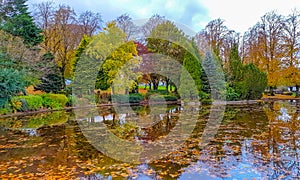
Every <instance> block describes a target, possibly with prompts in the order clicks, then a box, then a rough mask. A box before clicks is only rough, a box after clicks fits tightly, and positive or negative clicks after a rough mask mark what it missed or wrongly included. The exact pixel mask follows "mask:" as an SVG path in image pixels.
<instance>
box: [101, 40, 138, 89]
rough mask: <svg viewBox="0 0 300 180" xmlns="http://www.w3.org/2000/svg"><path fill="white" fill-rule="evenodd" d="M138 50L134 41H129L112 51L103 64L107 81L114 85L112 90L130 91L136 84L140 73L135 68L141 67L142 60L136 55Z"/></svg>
mask: <svg viewBox="0 0 300 180" xmlns="http://www.w3.org/2000/svg"><path fill="white" fill-rule="evenodd" d="M136 56H137V50H136V46H135V44H134V42H133V41H129V42H127V43H125V44H123V45H121V46H120V47H118V48H117V49H116V50H115V51H113V52H112V54H111V56H109V57H108V58H107V59H106V61H105V62H104V64H103V70H104V72H107V75H108V79H107V83H108V84H111V85H112V92H113V94H115V93H122V90H125V92H123V93H126V94H127V93H128V92H129V90H130V89H132V88H133V87H134V86H135V85H136V84H135V83H136V82H135V81H136V80H137V79H138V78H139V75H140V74H139V73H137V72H134V69H136V68H138V67H139V64H140V61H139V59H138V58H137V57H136Z"/></svg>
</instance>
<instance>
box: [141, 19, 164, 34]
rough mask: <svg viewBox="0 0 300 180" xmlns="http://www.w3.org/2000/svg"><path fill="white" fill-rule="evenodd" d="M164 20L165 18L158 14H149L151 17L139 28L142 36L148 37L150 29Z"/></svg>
mask: <svg viewBox="0 0 300 180" xmlns="http://www.w3.org/2000/svg"><path fill="white" fill-rule="evenodd" d="M164 21H165V18H164V17H163V16H160V15H158V14H154V15H153V16H151V18H150V19H149V20H148V21H147V22H146V23H145V24H144V25H143V26H142V28H141V30H142V32H143V34H144V36H145V37H148V36H149V35H150V34H151V31H152V30H153V29H154V28H156V26H157V25H159V24H161V23H163V22H164Z"/></svg>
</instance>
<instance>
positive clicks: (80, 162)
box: [0, 101, 300, 179]
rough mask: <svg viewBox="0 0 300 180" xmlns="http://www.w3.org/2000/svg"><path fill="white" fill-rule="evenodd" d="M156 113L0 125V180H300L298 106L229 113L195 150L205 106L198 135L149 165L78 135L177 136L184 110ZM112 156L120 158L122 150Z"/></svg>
mask: <svg viewBox="0 0 300 180" xmlns="http://www.w3.org/2000/svg"><path fill="white" fill-rule="evenodd" d="M153 108H154V107H151V108H149V107H147V106H135V107H132V112H131V113H118V114H117V113H116V112H115V110H114V109H113V108H110V107H105V108H103V107H102V108H98V109H93V113H91V111H90V110H89V109H79V110H76V111H77V112H76V113H75V112H74V111H57V112H52V113H43V114H37V115H31V116H24V117H10V118H2V119H0V179H6V178H26V179H27V178H36V179H41V178H45V179H48V178H52V179H55V178H65V179H76V178H80V179H253V178H254V179H299V178H300V159H299V158H300V131H299V127H300V102H296V101H294V102H291V101H275V102H270V103H267V104H265V105H235V106H234V105H227V106H226V111H225V114H224V118H223V121H222V123H221V125H220V127H219V129H218V131H217V134H216V135H215V136H214V138H213V139H211V141H210V142H209V144H208V145H206V146H205V147H204V148H200V147H199V142H200V139H201V135H202V133H203V130H204V128H205V126H206V123H207V119H208V117H209V108H210V107H204V106H203V107H201V108H200V110H199V115H197V117H196V118H194V119H193V120H194V121H195V122H196V126H195V128H194V129H193V131H192V132H191V133H190V134H187V136H186V137H187V138H186V141H185V142H184V143H183V144H180V147H177V148H176V149H174V151H170V152H169V153H168V154H165V156H164V157H162V158H160V159H153V160H151V161H146V162H139V161H133V162H123V161H120V160H115V159H114V158H111V157H109V156H107V154H105V153H102V152H101V151H99V150H98V149H97V147H95V146H93V143H91V141H90V139H89V138H86V136H85V135H84V133H83V132H82V131H81V128H82V126H81V125H80V124H81V123H85V124H89V125H90V126H93V127H100V126H103V127H105V128H106V129H107V130H108V131H110V132H111V133H113V134H114V135H115V136H116V137H118V138H120V139H124V140H126V141H128V142H142V143H148V144H149V143H154V142H156V141H157V140H158V139H160V138H162V137H165V136H167V135H168V134H169V133H170V132H171V131H172V130H173V129H175V127H176V124H177V123H178V121H179V115H180V113H181V112H182V111H183V108H184V107H180V106H177V105H176V106H174V105H172V106H166V105H163V106H162V107H160V106H157V107H155V108H156V110H155V112H158V113H153ZM151 109H152V113H151ZM159 109H160V110H159ZM95 112H96V113H97V115H95ZM132 113H133V114H132ZM75 114H76V115H77V116H75ZM78 114H80V116H78ZM136 117H143V118H136ZM178 133H179V132H178ZM175 141H176V137H174V143H175ZM103 146H105V147H109V144H103ZM111 146H113V145H111ZM110 148H112V149H113V147H110ZM130 148H132V149H133V151H134V148H135V147H130ZM136 150H138V149H136ZM115 151H116V153H120V154H122V152H119V151H123V150H122V149H119V148H115ZM125 160H126V158H125Z"/></svg>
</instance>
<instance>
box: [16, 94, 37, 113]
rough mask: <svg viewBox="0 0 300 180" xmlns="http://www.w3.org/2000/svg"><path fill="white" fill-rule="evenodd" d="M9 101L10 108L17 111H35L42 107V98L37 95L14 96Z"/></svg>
mask: <svg viewBox="0 0 300 180" xmlns="http://www.w3.org/2000/svg"><path fill="white" fill-rule="evenodd" d="M11 101H12V106H13V107H12V108H13V109H14V110H18V111H35V110H39V109H41V108H42V107H43V98H42V97H41V96H39V95H28V96H15V97H13V98H12V100H11ZM19 103H21V104H19Z"/></svg>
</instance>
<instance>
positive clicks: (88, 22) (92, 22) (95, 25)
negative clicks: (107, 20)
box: [78, 11, 103, 37]
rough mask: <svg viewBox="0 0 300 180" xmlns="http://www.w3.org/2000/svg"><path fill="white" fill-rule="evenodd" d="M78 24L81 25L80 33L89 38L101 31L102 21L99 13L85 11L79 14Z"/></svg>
mask: <svg viewBox="0 0 300 180" xmlns="http://www.w3.org/2000/svg"><path fill="white" fill-rule="evenodd" d="M78 23H79V25H81V28H82V33H83V34H86V35H88V36H90V37H91V36H92V35H93V34H94V33H96V32H97V31H99V30H101V28H102V23H103V20H102V18H101V15H100V13H93V12H91V11H85V12H83V13H82V14H80V16H79V18H78Z"/></svg>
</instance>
